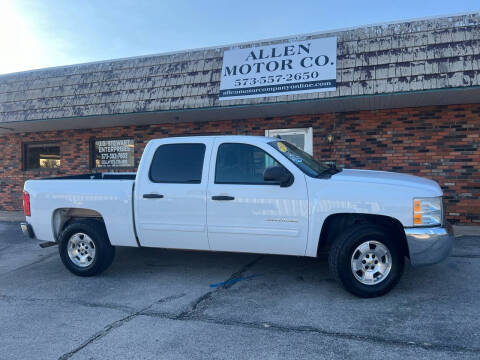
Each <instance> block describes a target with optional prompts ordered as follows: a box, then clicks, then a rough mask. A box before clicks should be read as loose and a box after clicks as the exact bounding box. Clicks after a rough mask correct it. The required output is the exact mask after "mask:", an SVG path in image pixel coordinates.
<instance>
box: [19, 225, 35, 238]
mask: <svg viewBox="0 0 480 360" xmlns="http://www.w3.org/2000/svg"><path fill="white" fill-rule="evenodd" d="M20 228H21V229H22V232H23V234H24V235H25V236H28V237H29V238H30V239H35V233H34V232H33V228H32V225H30V224H29V223H27V222H22V223H20Z"/></svg>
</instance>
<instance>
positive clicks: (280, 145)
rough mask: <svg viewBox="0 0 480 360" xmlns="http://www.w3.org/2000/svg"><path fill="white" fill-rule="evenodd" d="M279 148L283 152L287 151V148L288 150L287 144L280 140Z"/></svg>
mask: <svg viewBox="0 0 480 360" xmlns="http://www.w3.org/2000/svg"><path fill="white" fill-rule="evenodd" d="M277 148H278V150H280V151H281V152H287V150H288V149H287V147H286V146H285V144H284V143H282V142H280V141H278V142H277Z"/></svg>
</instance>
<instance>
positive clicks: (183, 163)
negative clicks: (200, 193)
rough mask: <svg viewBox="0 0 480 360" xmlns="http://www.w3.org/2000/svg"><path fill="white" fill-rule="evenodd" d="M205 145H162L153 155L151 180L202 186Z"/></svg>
mask: <svg viewBox="0 0 480 360" xmlns="http://www.w3.org/2000/svg"><path fill="white" fill-rule="evenodd" d="M205 148H206V147H205V144H196V143H188V144H167V145H161V146H159V147H158V149H157V151H155V155H153V160H152V165H151V167H150V180H151V181H153V182H155V183H176V184H200V183H201V181H202V172H203V160H204V158H205Z"/></svg>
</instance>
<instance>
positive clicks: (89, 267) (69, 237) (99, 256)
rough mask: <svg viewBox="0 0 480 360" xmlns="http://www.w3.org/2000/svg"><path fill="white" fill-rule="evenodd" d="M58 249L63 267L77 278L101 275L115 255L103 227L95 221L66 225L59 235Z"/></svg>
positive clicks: (82, 221) (81, 221) (80, 221)
mask: <svg viewBox="0 0 480 360" xmlns="http://www.w3.org/2000/svg"><path fill="white" fill-rule="evenodd" d="M58 249H59V252H60V258H61V259H62V262H63V264H64V265H65V267H66V268H67V269H68V270H70V271H71V272H72V273H74V274H75V275H78V276H94V275H98V274H100V273H102V272H103V271H105V270H106V269H107V268H108V267H109V266H110V264H111V263H112V261H113V257H114V255H115V248H114V247H113V246H112V245H111V244H110V241H109V240H108V235H107V231H106V230H105V226H104V225H103V224H102V223H100V222H99V221H96V220H79V221H76V222H74V223H72V224H70V225H68V226H67V227H66V228H65V229H64V230H63V231H62V233H61V235H60V238H59V247H58Z"/></svg>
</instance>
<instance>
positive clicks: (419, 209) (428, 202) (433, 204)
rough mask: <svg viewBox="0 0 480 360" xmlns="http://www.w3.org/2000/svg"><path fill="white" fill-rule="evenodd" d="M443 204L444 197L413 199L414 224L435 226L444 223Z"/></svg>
mask: <svg viewBox="0 0 480 360" xmlns="http://www.w3.org/2000/svg"><path fill="white" fill-rule="evenodd" d="M442 220H443V206H442V197H441V196H439V197H432V198H416V199H413V225H415V226H435V225H442V222H443V221H442Z"/></svg>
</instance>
